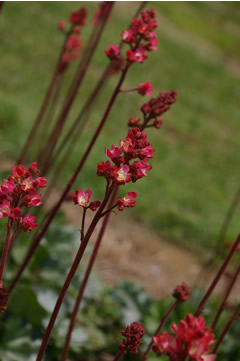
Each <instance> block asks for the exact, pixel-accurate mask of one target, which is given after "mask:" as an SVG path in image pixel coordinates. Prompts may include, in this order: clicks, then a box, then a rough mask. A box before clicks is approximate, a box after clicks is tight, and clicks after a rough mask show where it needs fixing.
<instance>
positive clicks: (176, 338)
mask: <svg viewBox="0 0 240 361" xmlns="http://www.w3.org/2000/svg"><path fill="white" fill-rule="evenodd" d="M171 329H172V331H173V332H174V334H175V335H173V334H170V333H167V332H164V333H163V334H159V335H156V336H153V341H154V346H153V351H154V352H155V353H156V354H158V355H159V356H161V355H166V356H168V357H169V359H170V360H171V361H172V360H178V361H183V360H185V359H186V357H187V356H189V357H190V358H191V360H196V361H214V360H215V358H216V355H215V354H211V353H210V352H211V347H212V345H213V344H214V343H215V339H214V334H213V332H212V329H211V328H206V327H205V319H204V317H202V316H200V317H195V316H193V315H192V314H188V315H186V316H185V318H184V320H181V321H180V322H179V324H178V325H176V324H175V323H173V324H172V325H171Z"/></svg>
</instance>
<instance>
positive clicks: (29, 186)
mask: <svg viewBox="0 0 240 361" xmlns="http://www.w3.org/2000/svg"><path fill="white" fill-rule="evenodd" d="M34 182H35V180H34V179H33V177H28V178H25V179H24V180H23V181H22V183H21V188H22V190H23V191H24V192H33V191H35V187H34Z"/></svg>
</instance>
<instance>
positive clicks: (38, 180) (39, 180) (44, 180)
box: [34, 177, 47, 188]
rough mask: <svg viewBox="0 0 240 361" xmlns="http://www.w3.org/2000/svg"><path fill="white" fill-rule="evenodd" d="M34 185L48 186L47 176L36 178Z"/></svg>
mask: <svg viewBox="0 0 240 361" xmlns="http://www.w3.org/2000/svg"><path fill="white" fill-rule="evenodd" d="M34 186H35V187H36V188H45V187H46V186H47V178H45V177H38V178H36V179H35V180H34Z"/></svg>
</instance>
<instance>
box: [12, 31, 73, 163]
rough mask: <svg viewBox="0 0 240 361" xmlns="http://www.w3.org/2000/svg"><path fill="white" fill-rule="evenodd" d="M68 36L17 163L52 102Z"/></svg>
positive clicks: (23, 155)
mask: <svg viewBox="0 0 240 361" xmlns="http://www.w3.org/2000/svg"><path fill="white" fill-rule="evenodd" d="M67 36H68V34H66V36H65V38H64V42H63V45H62V48H61V50H60V54H59V57H58V60H57V63H56V65H55V69H54V72H53V76H52V79H51V81H50V84H49V86H48V89H47V92H46V95H45V97H44V99H43V103H42V105H41V108H40V110H39V113H38V116H37V118H36V120H35V123H34V124H33V127H32V129H31V131H30V133H29V135H28V138H27V140H26V143H25V145H24V146H23V149H22V152H21V153H20V156H19V158H18V161H17V164H20V163H23V162H24V160H25V157H26V153H27V151H28V149H29V147H30V146H31V144H32V142H33V140H34V138H35V136H36V134H37V131H38V128H39V126H40V124H41V121H42V118H43V116H44V114H45V112H46V109H47V107H48V104H49V102H50V99H51V95H52V92H53V90H54V88H55V85H56V81H57V78H58V76H59V64H60V61H61V57H62V54H63V51H64V48H65V43H66V39H67Z"/></svg>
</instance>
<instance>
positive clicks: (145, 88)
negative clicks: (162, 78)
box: [138, 81, 153, 96]
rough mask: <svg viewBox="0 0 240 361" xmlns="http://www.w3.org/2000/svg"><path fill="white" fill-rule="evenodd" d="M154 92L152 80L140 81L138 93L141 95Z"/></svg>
mask: <svg viewBox="0 0 240 361" xmlns="http://www.w3.org/2000/svg"><path fill="white" fill-rule="evenodd" d="M152 92H153V86H152V84H151V82H150V81H147V82H145V83H140V84H139V85H138V93H139V94H141V95H146V96H149V95H151V94H152Z"/></svg>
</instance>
